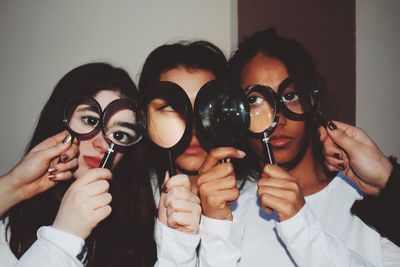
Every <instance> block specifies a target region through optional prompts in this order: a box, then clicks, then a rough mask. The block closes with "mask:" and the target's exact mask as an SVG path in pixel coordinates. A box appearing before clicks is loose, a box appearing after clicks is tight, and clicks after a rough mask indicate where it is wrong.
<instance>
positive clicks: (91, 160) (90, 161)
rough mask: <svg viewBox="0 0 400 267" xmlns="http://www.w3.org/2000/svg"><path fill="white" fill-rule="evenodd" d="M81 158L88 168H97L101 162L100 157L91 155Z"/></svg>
mask: <svg viewBox="0 0 400 267" xmlns="http://www.w3.org/2000/svg"><path fill="white" fill-rule="evenodd" d="M83 160H84V161H85V163H86V164H87V165H88V166H89V167H90V168H98V167H99V166H100V162H101V158H98V157H91V156H83Z"/></svg>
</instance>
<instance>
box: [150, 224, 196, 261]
mask: <svg viewBox="0 0 400 267" xmlns="http://www.w3.org/2000/svg"><path fill="white" fill-rule="evenodd" d="M154 236H155V241H156V245H157V262H156V264H155V265H154V266H158V267H170V266H171V267H172V266H182V267H193V266H196V264H197V255H196V248H197V246H198V245H199V242H200V233H198V234H197V235H192V234H186V233H182V232H180V231H178V230H175V229H172V228H170V227H168V226H166V225H164V224H162V223H161V222H160V221H159V220H158V219H157V220H156V225H155V229H154Z"/></svg>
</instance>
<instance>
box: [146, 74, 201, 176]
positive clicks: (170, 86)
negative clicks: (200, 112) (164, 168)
mask: <svg viewBox="0 0 400 267" xmlns="http://www.w3.org/2000/svg"><path fill="white" fill-rule="evenodd" d="M140 103H141V104H140V106H141V107H142V109H143V113H144V114H143V126H144V130H145V133H146V135H147V138H148V140H149V141H150V142H151V143H153V144H154V145H156V147H158V148H159V149H161V150H162V151H165V153H167V155H168V161H169V175H170V176H173V175H176V167H175V163H174V160H175V159H174V155H179V154H180V153H181V152H182V151H183V150H184V149H185V148H186V147H187V146H188V145H189V143H190V139H191V135H192V125H193V115H192V114H193V111H192V104H191V102H190V99H189V97H188V96H187V95H186V92H185V91H184V90H183V89H182V88H181V87H180V86H179V85H177V84H175V83H172V82H168V81H160V82H157V83H154V84H152V85H151V86H150V87H148V88H147V89H146V93H145V94H144V95H143V96H142V98H141V102H140Z"/></svg>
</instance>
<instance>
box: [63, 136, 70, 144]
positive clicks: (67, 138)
mask: <svg viewBox="0 0 400 267" xmlns="http://www.w3.org/2000/svg"><path fill="white" fill-rule="evenodd" d="M71 140H72V135H70V134H68V135H67V136H66V137H64V139H63V140H62V142H63V143H64V145H66V144H68V143H69V142H71Z"/></svg>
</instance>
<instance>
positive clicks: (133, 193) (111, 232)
mask: <svg viewBox="0 0 400 267" xmlns="http://www.w3.org/2000/svg"><path fill="white" fill-rule="evenodd" d="M75 96H85V97H92V98H93V99H94V100H95V101H97V103H98V104H99V105H100V108H101V109H102V110H104V109H105V108H106V107H107V106H108V105H109V104H110V103H111V102H112V101H114V100H117V99H120V98H133V99H137V98H138V93H137V89H136V87H135V85H134V83H133V82H132V80H131V79H130V77H129V75H128V74H127V73H126V72H125V71H124V70H122V69H119V68H114V67H112V66H110V65H108V64H105V63H91V64H86V65H82V66H79V67H77V68H75V69H73V70H71V71H70V72H69V73H67V74H66V75H65V76H64V77H63V78H62V79H61V80H60V81H59V82H58V84H57V85H56V87H55V89H54V91H53V93H52V94H51V96H50V98H49V100H48V102H47V103H46V105H45V107H44V109H43V111H42V113H41V116H40V118H39V122H38V125H37V127H36V130H35V132H34V134H33V138H32V140H31V142H30V145H29V147H28V149H29V150H30V149H31V148H33V147H35V146H36V145H37V144H39V143H40V142H42V141H43V140H45V139H46V138H48V137H50V136H52V135H55V134H56V133H58V132H61V131H63V130H64V129H65V127H66V125H65V124H64V122H63V119H64V118H63V116H64V107H65V105H66V104H67V102H68V101H69V100H71V99H72V98H73V97H75ZM84 112H86V115H84V114H83V115H82V116H81V118H82V120H83V121H84V122H85V123H86V124H87V125H95V124H96V123H97V121H96V120H98V119H99V117H96V116H93V114H94V112H93V111H92V110H85V111H84ZM97 115H98V114H97ZM63 137H65V136H63ZM59 139H60V138H59ZM71 139H72V137H71V136H70V135H68V138H66V139H65V140H66V143H68V141H69V142H71ZM74 139H76V138H74ZM57 140H58V139H57ZM59 141H60V142H61V140H59ZM74 142H76V141H74ZM108 148H109V144H108V142H107V141H106V139H105V136H104V135H103V132H102V131H101V130H99V131H97V132H94V133H93V134H92V135H91V136H88V137H85V138H82V139H80V142H79V155H78V157H77V164H76V162H75V165H74V166H72V167H71V166H70V167H71V168H72V169H71V170H70V172H71V173H70V174H71V175H72V178H73V179H70V180H69V181H62V180H65V179H66V178H68V177H67V176H66V175H65V171H64V170H63V169H61V168H60V166H61V165H59V164H60V163H62V162H68V161H69V160H70V159H71V158H73V157H74V154H73V153H61V155H60V157H56V159H55V160H54V161H51V164H50V165H51V166H50V168H49V170H48V173H47V174H46V175H45V176H46V178H47V179H48V180H50V181H51V182H52V186H50V187H49V188H48V189H47V190H46V191H45V192H43V193H39V190H37V188H32V194H31V198H30V199H27V200H24V201H22V202H20V203H19V204H17V205H15V206H14V207H11V208H10V209H9V210H8V211H7V212H6V213H5V216H4V219H3V220H2V224H1V229H2V230H3V232H2V233H1V235H2V236H1V239H0V240H2V242H1V243H0V246H1V248H0V263H1V264H0V265H1V266H18V265H21V266H22V265H24V266H26V265H29V266H82V265H85V266H151V265H153V264H154V262H155V261H156V247H155V242H154V241H153V240H154V239H153V227H154V216H155V212H156V209H155V205H154V200H153V195H152V190H151V185H150V181H149V179H148V173H147V171H146V170H147V168H146V163H145V161H143V160H142V154H143V151H142V150H143V147H142V146H136V147H135V148H134V149H127V150H125V151H124V152H123V153H122V152H121V153H116V155H115V157H114V160H113V162H112V164H111V165H112V166H111V170H112V174H111V172H110V171H109V170H107V169H102V168H98V167H99V165H100V162H101V159H102V158H103V156H104V154H105V153H106V152H107V150H108ZM28 156H29V154H28ZM28 156H27V157H28ZM75 160H76V159H75ZM57 162H60V163H59V164H57ZM71 175H70V176H71ZM70 176H69V177H70ZM111 178H112V179H111ZM35 194H36V195H35ZM111 195H112V197H111ZM111 199H112V202H111ZM111 211H112V212H111ZM48 225H52V226H50V227H49V226H48ZM42 226H44V227H42ZM39 228H40V229H39ZM6 233H7V235H6ZM36 235H37V236H38V239H37V238H36ZM36 239H37V240H36Z"/></svg>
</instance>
